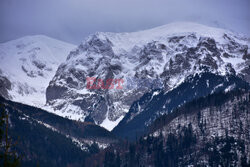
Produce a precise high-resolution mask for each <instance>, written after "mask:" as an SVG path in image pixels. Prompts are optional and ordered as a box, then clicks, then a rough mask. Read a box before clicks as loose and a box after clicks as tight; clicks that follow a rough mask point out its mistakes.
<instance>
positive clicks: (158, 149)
mask: <svg viewBox="0 0 250 167" xmlns="http://www.w3.org/2000/svg"><path fill="white" fill-rule="evenodd" d="M249 114H250V92H249V91H244V90H234V91H229V92H227V93H225V92H223V91H221V92H218V93H214V94H212V95H208V96H206V97H202V98H199V99H196V100H193V101H191V102H188V103H186V104H184V105H183V106H181V107H179V108H177V109H175V110H174V111H173V112H172V113H169V114H165V115H163V116H160V117H159V118H158V119H157V120H156V121H154V122H153V123H152V125H151V126H150V127H148V134H146V135H145V136H143V137H141V138H139V139H138V140H137V141H136V142H131V143H126V142H124V143H120V144H117V145H115V146H113V147H110V148H108V149H106V150H103V151H102V152H100V153H98V155H95V156H91V157H90V158H88V159H87V161H88V162H92V163H90V164H92V165H90V166H98V165H103V164H104V166H153V167H154V166H155V167H164V166H168V167H175V166H211V167H212V166H242V167H247V166H249V165H250V158H249V157H250V147H249V146H250V133H249V126H250V123H249V122H250V120H249V118H250V117H249V116H250V115H249ZM93 160H95V161H93ZM93 162H96V163H93Z"/></svg>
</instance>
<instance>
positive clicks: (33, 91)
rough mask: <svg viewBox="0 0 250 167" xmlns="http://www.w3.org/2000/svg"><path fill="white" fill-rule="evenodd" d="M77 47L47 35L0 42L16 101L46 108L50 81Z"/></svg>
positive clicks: (5, 70)
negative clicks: (46, 94) (46, 93)
mask: <svg viewBox="0 0 250 167" xmlns="http://www.w3.org/2000/svg"><path fill="white" fill-rule="evenodd" d="M73 48H75V46H74V45H72V44H68V43H65V42H62V41H59V40H56V39H52V38H49V37H46V36H43V35H36V36H26V37H23V38H20V39H17V40H13V41H9V42H6V43H1V44H0V61H1V62H3V63H1V67H0V69H1V71H2V72H3V75H4V76H6V77H7V78H8V79H9V80H10V81H11V84H12V85H11V86H12V88H11V91H9V94H10V96H11V98H12V99H13V100H14V101H17V102H21V103H25V104H29V105H32V106H36V107H40V108H43V106H44V105H45V103H46V97H45V92H46V88H47V86H48V85H49V82H50V80H51V79H52V78H53V76H54V75H55V72H56V70H57V68H58V66H59V64H61V63H62V62H63V61H65V60H66V57H67V55H68V54H69V52H70V51H71V50H72V49H73Z"/></svg>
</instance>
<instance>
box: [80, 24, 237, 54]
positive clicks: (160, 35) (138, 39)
mask: <svg viewBox="0 0 250 167" xmlns="http://www.w3.org/2000/svg"><path fill="white" fill-rule="evenodd" d="M190 34H195V35H196V36H197V37H198V38H199V37H200V36H205V37H210V38H213V39H215V40H216V41H219V42H220V43H226V42H227V41H228V40H227V39H226V38H225V37H224V35H225V34H227V35H228V36H230V37H232V38H233V39H235V40H237V37H238V38H239V37H240V36H239V34H235V33H233V32H231V31H228V30H224V29H220V28H214V27H209V26H205V25H202V24H197V23H192V22H175V23H170V24H166V25H163V26H159V27H156V28H152V29H149V30H143V31H137V32H126V33H112V32H97V33H95V34H93V35H90V36H89V37H87V38H86V39H85V40H84V41H83V42H82V44H84V43H86V42H89V41H91V40H93V39H97V38H98V39H100V40H102V41H105V40H108V41H110V42H111V43H112V44H113V49H114V51H115V52H116V53H118V52H119V51H123V50H125V51H130V50H131V49H133V47H134V46H136V45H137V46H143V45H145V44H146V43H148V42H150V41H161V42H164V43H165V42H166V40H167V39H168V38H169V37H173V36H181V35H182V36H186V35H190ZM241 42H242V41H241Z"/></svg>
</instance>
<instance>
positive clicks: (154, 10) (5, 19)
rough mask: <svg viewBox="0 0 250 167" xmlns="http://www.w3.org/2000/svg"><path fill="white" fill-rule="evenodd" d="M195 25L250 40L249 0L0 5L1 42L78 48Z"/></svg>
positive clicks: (34, 0)
mask: <svg viewBox="0 0 250 167" xmlns="http://www.w3.org/2000/svg"><path fill="white" fill-rule="evenodd" d="M176 21H191V22H196V23H201V24H205V25H209V26H214V27H220V28H225V29H229V30H231V31H234V32H237V33H241V34H244V35H245V36H247V37H249V36H250V1H249V0H209V1H205V0H1V1H0V42H6V41H9V40H13V39H16V38H19V37H22V36H27V35H37V34H43V35H47V36H50V37H53V38H56V39H60V40H63V41H67V42H71V43H74V44H79V42H81V41H82V40H83V39H84V38H85V37H86V36H88V35H89V34H92V33H95V32H97V31H104V32H106V31H108V32H132V31H139V30H144V29H149V28H153V27H156V26H161V25H164V24H167V23H171V22H176Z"/></svg>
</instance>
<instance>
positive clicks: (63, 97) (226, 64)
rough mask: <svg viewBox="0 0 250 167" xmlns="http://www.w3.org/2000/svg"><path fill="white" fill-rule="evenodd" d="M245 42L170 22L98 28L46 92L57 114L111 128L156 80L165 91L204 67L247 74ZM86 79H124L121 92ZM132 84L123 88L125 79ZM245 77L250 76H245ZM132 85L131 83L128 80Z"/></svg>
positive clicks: (214, 30)
mask: <svg viewBox="0 0 250 167" xmlns="http://www.w3.org/2000/svg"><path fill="white" fill-rule="evenodd" d="M249 59H250V56H249V43H248V42H247V40H246V39H244V38H242V37H241V36H239V35H237V34H234V33H232V32H230V31H227V30H223V29H218V28H213V27H207V26H203V25H200V24H195V23H185V22H184V23H183V22H179V23H172V24H168V25H164V26H161V27H157V28H153V29H150V30H144V31H139V32H131V33H110V32H98V33H95V34H93V35H90V36H89V37H87V38H86V39H85V40H84V41H83V42H82V43H81V44H80V45H79V46H78V47H77V48H76V49H75V50H73V51H71V52H70V54H69V55H68V57H67V60H66V61H65V62H64V63H62V64H61V65H60V67H59V68H58V71H57V73H56V75H55V76H54V78H53V80H52V81H51V82H50V85H49V87H48V88H47V91H46V98H47V103H48V105H50V106H52V107H53V109H54V110H55V111H56V113H57V114H60V115H62V116H67V117H69V118H72V119H80V120H82V121H86V120H88V121H90V120H91V121H93V122H95V123H97V124H100V125H102V126H104V127H105V128H107V129H109V130H110V129H112V128H113V127H114V126H116V124H117V123H118V122H119V121H120V120H121V118H122V117H123V116H124V115H125V114H126V112H127V111H128V110H129V107H130V106H131V104H132V103H133V102H134V101H135V100H137V99H138V98H140V97H141V96H142V95H143V94H144V93H146V92H148V91H149V90H151V89H152V87H151V86H152V85H151V86H148V85H147V84H148V83H146V82H145V79H146V80H147V81H150V82H151V83H152V82H153V81H154V80H157V81H158V82H160V83H161V84H162V86H163V87H164V89H165V90H166V91H169V90H170V89H173V88H175V87H176V86H178V85H179V84H180V83H181V82H183V81H184V80H185V78H186V77H187V76H189V75H193V74H195V73H199V67H201V66H207V67H209V68H210V71H211V72H213V73H219V74H220V75H226V74H228V73H231V74H236V75H238V74H240V75H242V77H245V78H247V77H249V76H250V74H249V69H248V65H247V63H249ZM87 77H96V78H100V79H109V78H113V79H124V83H123V85H124V88H123V89H122V90H117V89H110V90H89V89H87V87H86V85H87V82H86V78H87ZM130 78H131V79H132V82H133V83H132V85H133V87H132V88H131V87H129V88H128V84H129V83H128V82H129V79H130ZM249 81H250V80H249ZM130 84H131V83H130Z"/></svg>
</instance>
